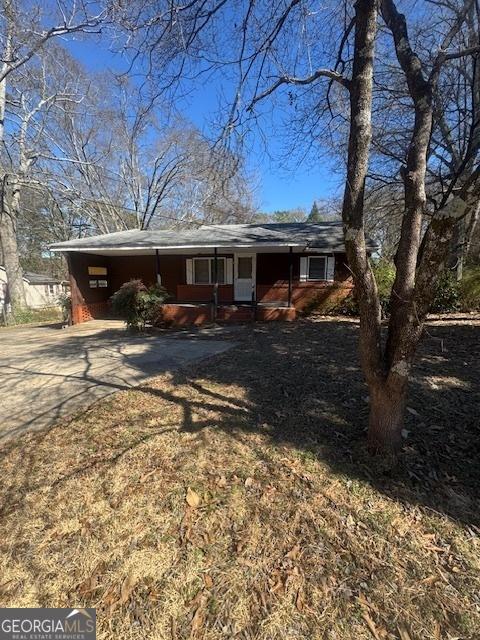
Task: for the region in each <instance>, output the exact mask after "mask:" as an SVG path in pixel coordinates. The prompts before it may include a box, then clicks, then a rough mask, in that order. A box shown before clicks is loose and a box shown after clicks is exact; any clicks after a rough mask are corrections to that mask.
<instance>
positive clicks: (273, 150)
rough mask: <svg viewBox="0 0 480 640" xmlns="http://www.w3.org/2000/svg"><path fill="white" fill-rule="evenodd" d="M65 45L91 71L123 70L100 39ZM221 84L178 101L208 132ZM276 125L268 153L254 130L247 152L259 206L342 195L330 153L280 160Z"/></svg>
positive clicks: (267, 207) (295, 203) (286, 205)
mask: <svg viewBox="0 0 480 640" xmlns="http://www.w3.org/2000/svg"><path fill="white" fill-rule="evenodd" d="M65 44H66V45H67V47H68V49H69V51H70V52H71V53H72V54H73V55H74V56H75V57H76V58H77V59H78V60H80V61H81V62H82V63H83V64H84V65H85V66H86V67H87V68H88V69H91V70H92V71H104V70H107V69H113V70H115V71H120V70H123V69H124V68H125V64H124V62H123V61H122V58H121V57H120V56H119V55H114V54H113V53H112V52H111V51H109V50H108V49H107V48H106V47H105V46H102V44H101V42H96V41H95V40H93V39H91V38H88V40H86V39H84V38H82V39H77V40H71V41H69V42H68V43H65ZM221 88H222V91H223V93H224V94H226V93H228V89H229V87H228V86H227V87H225V86H222V87H221ZM219 89H220V86H219V85H218V83H216V82H215V81H211V82H208V83H204V85H203V86H202V87H195V88H194V90H193V91H192V92H191V94H190V95H189V97H188V100H187V99H185V100H183V101H182V103H181V104H179V105H177V106H178V107H179V110H180V111H181V113H182V115H183V116H184V117H186V118H187V119H189V120H191V121H192V122H193V123H194V124H195V125H196V126H197V127H198V128H199V129H200V130H201V131H203V132H204V133H206V134H208V133H209V126H210V122H211V119H212V115H213V113H214V112H215V111H216V109H217V105H218V95H217V93H218V91H219ZM276 126H277V127H280V126H281V123H280V122H278V123H274V122H272V123H271V126H270V127H268V130H269V131H272V133H271V134H269V133H267V134H266V144H267V147H268V155H267V154H266V153H265V150H264V145H263V144H260V142H259V141H258V142H257V140H256V136H255V134H252V139H251V141H250V149H249V152H248V155H247V168H248V170H249V172H250V173H251V174H252V175H254V176H255V182H256V184H257V185H258V191H257V198H256V200H257V203H258V205H259V207H260V210H261V211H264V212H271V211H275V210H278V209H280V210H282V209H294V208H297V207H301V208H304V209H306V210H307V211H309V210H310V208H311V206H312V204H313V202H314V200H317V201H318V200H322V199H326V198H329V197H334V196H338V195H339V194H340V192H341V188H340V187H341V182H340V178H339V176H338V175H337V174H335V173H334V172H333V171H332V168H331V167H330V166H329V164H328V162H327V160H326V159H325V158H320V159H318V161H315V163H312V162H308V163H307V162H304V163H302V164H301V165H300V166H298V163H297V162H296V161H295V160H294V159H292V160H291V161H287V162H286V161H285V159H283V160H282V161H281V156H282V155H284V154H282V148H281V144H282V143H281V142H280V141H279V140H278V138H277V136H275V134H274V130H275V127H276ZM264 134H265V132H264ZM258 138H259V136H258Z"/></svg>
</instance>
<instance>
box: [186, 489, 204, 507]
mask: <svg viewBox="0 0 480 640" xmlns="http://www.w3.org/2000/svg"><path fill="white" fill-rule="evenodd" d="M185 500H186V501H187V504H188V506H189V507H192V509H196V508H197V507H198V506H200V502H201V501H202V499H201V498H200V496H199V495H198V493H197V492H196V491H194V490H193V489H192V488H191V487H188V489H187V495H186V496H185Z"/></svg>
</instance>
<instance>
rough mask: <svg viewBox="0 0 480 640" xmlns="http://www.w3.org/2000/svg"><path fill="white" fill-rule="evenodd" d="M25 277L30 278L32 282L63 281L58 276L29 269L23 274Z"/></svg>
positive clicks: (48, 282)
mask: <svg viewBox="0 0 480 640" xmlns="http://www.w3.org/2000/svg"><path fill="white" fill-rule="evenodd" d="M23 277H24V278H25V280H28V282H29V283H30V284H58V283H59V282H62V280H59V279H58V278H52V277H51V276H47V275H44V274H43V273H30V272H28V271H27V272H25V273H24V274H23Z"/></svg>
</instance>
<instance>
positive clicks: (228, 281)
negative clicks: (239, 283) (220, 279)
mask: <svg viewBox="0 0 480 640" xmlns="http://www.w3.org/2000/svg"><path fill="white" fill-rule="evenodd" d="M225 262H226V267H227V272H226V275H225V284H233V258H227V259H226V260H225Z"/></svg>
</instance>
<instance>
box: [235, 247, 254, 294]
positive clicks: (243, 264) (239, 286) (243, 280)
mask: <svg viewBox="0 0 480 640" xmlns="http://www.w3.org/2000/svg"><path fill="white" fill-rule="evenodd" d="M255 274H256V256H255V254H254V253H236V254H235V277H234V281H233V282H234V293H235V300H236V301H238V302H247V301H248V302H251V301H252V292H253V293H254V292H255Z"/></svg>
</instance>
